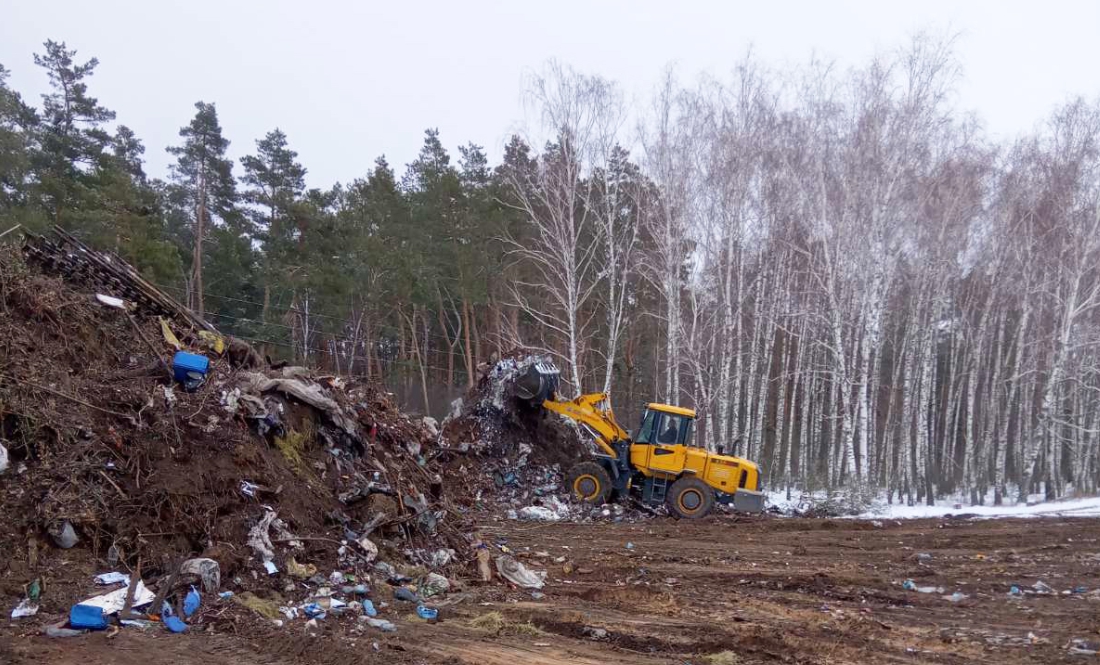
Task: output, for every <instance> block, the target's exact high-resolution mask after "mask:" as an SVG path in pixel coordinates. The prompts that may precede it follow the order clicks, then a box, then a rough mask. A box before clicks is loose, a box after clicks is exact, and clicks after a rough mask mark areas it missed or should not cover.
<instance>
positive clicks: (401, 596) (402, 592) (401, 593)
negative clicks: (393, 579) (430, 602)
mask: <svg viewBox="0 0 1100 665" xmlns="http://www.w3.org/2000/svg"><path fill="white" fill-rule="evenodd" d="M393 597H394V598H396V599H397V600H403V601H405V602H406V603H419V602H420V596H417V595H416V594H415V593H413V592H412V591H411V590H410V589H408V588H407V587H403V586H399V587H397V588H396V589H394V590H393Z"/></svg>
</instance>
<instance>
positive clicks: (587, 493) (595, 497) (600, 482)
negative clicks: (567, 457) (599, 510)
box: [565, 462, 611, 505]
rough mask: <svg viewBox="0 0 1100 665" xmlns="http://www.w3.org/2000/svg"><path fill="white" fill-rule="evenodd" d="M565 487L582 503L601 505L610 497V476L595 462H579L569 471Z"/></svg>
mask: <svg viewBox="0 0 1100 665" xmlns="http://www.w3.org/2000/svg"><path fill="white" fill-rule="evenodd" d="M565 486H566V487H568V488H569V491H570V492H572V493H573V498H575V499H576V500H577V501H581V502H583V503H591V504H594V505H602V504H605V503H607V499H608V497H609V496H611V476H609V475H607V469H605V468H603V467H602V466H600V465H599V464H598V463H596V462H581V463H580V464H578V465H576V466H575V467H573V468H572V469H570V470H569V474H568V475H567V476H566V477H565Z"/></svg>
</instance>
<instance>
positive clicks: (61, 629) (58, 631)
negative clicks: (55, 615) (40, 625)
mask: <svg viewBox="0 0 1100 665" xmlns="http://www.w3.org/2000/svg"><path fill="white" fill-rule="evenodd" d="M65 623H66V622H65V621H61V622H60V623H55V624H53V625H50V626H46V637H53V638H60V637H80V636H81V635H83V634H84V633H86V632H88V631H87V630H77V629H75V628H66V627H65Z"/></svg>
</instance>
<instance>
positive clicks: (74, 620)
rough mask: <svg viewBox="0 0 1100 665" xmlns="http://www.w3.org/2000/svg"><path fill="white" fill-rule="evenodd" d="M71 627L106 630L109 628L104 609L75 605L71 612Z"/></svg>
mask: <svg viewBox="0 0 1100 665" xmlns="http://www.w3.org/2000/svg"><path fill="white" fill-rule="evenodd" d="M69 625H70V626H72V627H73V628H86V629H89V630H104V629H106V628H107V617H105V616H103V608H102V607H95V606H93V605H73V607H72V609H70V610H69Z"/></svg>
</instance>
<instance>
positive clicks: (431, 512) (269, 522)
mask: <svg viewBox="0 0 1100 665" xmlns="http://www.w3.org/2000/svg"><path fill="white" fill-rule="evenodd" d="M25 253H26V255H27V257H28V258H29V259H30V260H29V261H28V260H25V259H24V258H23V257H22V256H21V255H20V253H19V252H18V251H16V250H14V249H12V248H7V249H5V250H3V251H2V252H0V445H2V446H3V451H5V452H6V457H7V464H6V465H3V464H0V474H2V476H0V480H2V485H0V497H2V501H3V506H4V515H5V521H4V523H3V525H2V526H0V551H5V552H10V553H14V554H13V556H11V557H8V558H6V560H5V561H3V562H0V574H5V575H4V577H5V578H6V579H8V580H13V579H14V580H19V584H15V585H12V584H8V585H7V586H5V587H3V588H0V596H3V595H15V594H17V593H18V591H17V590H18V589H19V585H20V584H22V583H23V582H26V583H29V582H30V581H31V580H32V579H34V578H36V577H43V578H49V579H51V580H52V582H53V586H54V588H56V587H57V585H58V584H61V585H64V584H65V583H66V574H67V571H70V572H71V570H73V569H74V568H69V569H66V568H64V565H66V563H67V562H69V561H75V560H85V561H88V560H89V557H90V558H91V561H92V562H94V567H97V568H99V569H102V568H103V567H104V565H105V564H106V563H107V562H115V561H117V563H112V564H111V565H112V566H121V567H124V568H126V567H129V568H130V569H131V570H132V569H133V568H134V567H136V565H137V563H138V561H142V562H144V568H143V573H144V574H143V578H144V579H145V580H146V581H147V582H152V581H153V580H152V579H151V577H150V576H153V577H155V576H158V575H159V576H160V579H161V581H163V579H164V577H165V576H167V575H169V574H170V573H171V572H173V571H174V569H175V566H177V565H178V564H177V563H175V562H178V561H182V560H184V559H185V558H188V557H197V556H202V557H209V558H211V559H214V560H215V561H217V562H218V564H219V566H220V575H221V579H222V580H226V581H231V582H228V583H227V584H228V586H229V587H230V588H235V589H236V590H237V591H238V592H240V591H243V590H251V591H256V592H258V593H260V594H266V593H277V592H279V591H283V592H285V591H286V589H285V588H284V587H288V588H289V589H290V590H292V591H294V590H295V588H296V587H295V585H293V584H289V585H287V584H285V582H286V581H287V578H286V577H285V576H284V573H286V572H289V571H290V570H295V571H299V572H300V571H309V572H310V574H309V575H306V574H303V575H301V577H302V578H303V579H305V578H308V577H310V576H311V575H313V576H314V577H316V573H317V572H318V571H325V573H326V574H327V571H333V570H337V571H342V573H343V574H345V575H346V576H348V579H352V578H353V577H357V576H363V579H370V576H371V575H374V576H375V577H378V576H381V578H382V581H386V580H387V579H389V580H396V581H397V583H402V580H404V578H405V576H404V575H403V574H402V572H401V571H406V572H407V571H410V570H419V571H421V572H420V573H419V574H421V575H423V574H425V573H424V572H423V571H426V570H427V569H436V570H443V571H444V572H445V571H446V570H448V569H450V568H453V567H454V566H456V565H458V564H459V556H458V553H459V552H461V553H462V555H463V556H464V555H465V554H466V553H467V551H468V549H469V546H470V542H469V540H468V539H467V537H466V536H465V534H466V533H467V532H468V525H466V524H465V523H464V522H463V521H462V520H461V518H460V517H459V516H458V513H457V512H456V511H455V510H454V509H453V508H452V507H451V504H450V502H449V500H448V497H447V496H446V495H445V494H444V492H443V484H442V480H441V472H442V467H441V466H440V464H439V463H438V462H433V461H430V460H431V458H432V457H433V455H432V454H431V448H432V447H433V446H434V445H435V444H434V440H435V436H434V434H433V433H432V432H430V431H428V430H426V429H425V428H424V427H422V426H421V425H420V424H419V423H415V422H413V421H411V420H410V419H409V418H408V417H407V416H405V415H404V414H403V413H401V412H400V410H399V409H398V408H397V406H396V405H395V404H394V403H393V402H392V401H391V399H390V397H389V395H387V394H386V393H384V392H383V391H382V390H380V389H379V388H377V387H376V386H373V385H369V384H352V385H348V384H346V383H345V382H344V381H343V380H341V379H339V378H337V377H330V376H316V375H314V374H313V373H311V372H310V371H309V370H306V369H304V368H294V367H283V368H280V369H272V368H270V367H265V366H262V365H259V366H258V363H259V362H260V361H259V360H258V355H257V354H255V353H254V352H252V351H251V349H249V348H248V347H247V345H245V344H243V343H240V342H238V341H235V340H230V339H227V338H224V337H221V336H219V335H217V334H216V331H214V330H213V327H212V326H209V324H207V323H206V322H204V321H202V320H201V319H200V318H198V317H195V316H194V315H193V314H191V313H189V312H186V311H185V310H182V308H180V306H179V305H178V304H176V303H174V302H171V301H168V300H167V299H165V300H161V299H160V297H159V294H157V293H156V292H155V291H150V290H148V288H147V287H148V285H147V284H144V283H140V282H136V281H134V280H135V279H137V278H136V277H133V276H129V275H128V274H127V272H126V271H119V270H118V263H115V264H113V265H108V266H107V267H104V266H103V265H101V264H102V263H104V262H106V263H108V264H111V262H112V261H116V262H117V257H111V256H109V255H100V254H95V253H92V252H91V251H90V250H88V249H87V248H84V247H83V246H81V245H79V244H78V243H75V241H69V240H66V239H65V237H64V236H62V237H61V242H57V241H53V240H51V241H45V239H42V238H34V237H32V238H31V239H30V240H29V241H28V245H27V247H26V248H25ZM122 265H124V264H122ZM126 268H127V269H128V270H130V271H132V269H130V268H129V267H128V266H126ZM51 273H52V274H51ZM57 274H60V275H62V276H63V277H64V278H62V277H59V276H57ZM97 293H98V294H99V296H97ZM101 296H108V297H106V298H104V297H101ZM116 298H117V299H120V300H116ZM177 346H178V347H179V348H182V349H183V350H184V351H188V352H193V353H196V354H202V355H205V356H206V357H207V358H208V359H209V361H210V366H209V369H208V372H207V374H206V376H205V380H204V381H203V382H202V383H201V385H199V386H197V387H196V388H195V389H193V390H188V389H186V388H185V387H184V385H183V384H181V383H180V382H178V381H176V380H174V379H173V378H172V376H171V371H170V365H171V358H172V357H173V354H174V353H175V352H176V349H177ZM2 460H3V458H2V457H0V462H2ZM5 467H6V468H5ZM70 548H71V549H70ZM60 553H64V556H63V557H60V556H59V554H60ZM383 561H384V562H388V563H387V564H382V563H381V562H383ZM391 564H392V565H391ZM266 566H270V567H273V568H274V569H275V570H277V571H280V572H279V575H273V576H269V575H268V574H267V573H268V570H265V567H266ZM85 572H86V571H85V570H84V569H83V568H81V570H80V574H81V575H84V574H85ZM74 574H75V573H74ZM321 582H324V578H323V576H322V577H321V578H320V579H315V580H314V581H313V584H319V583H321ZM301 588H302V587H301V585H300V583H299V586H298V587H297V593H299V594H300V593H301Z"/></svg>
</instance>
